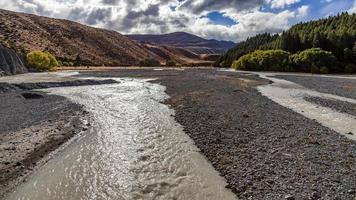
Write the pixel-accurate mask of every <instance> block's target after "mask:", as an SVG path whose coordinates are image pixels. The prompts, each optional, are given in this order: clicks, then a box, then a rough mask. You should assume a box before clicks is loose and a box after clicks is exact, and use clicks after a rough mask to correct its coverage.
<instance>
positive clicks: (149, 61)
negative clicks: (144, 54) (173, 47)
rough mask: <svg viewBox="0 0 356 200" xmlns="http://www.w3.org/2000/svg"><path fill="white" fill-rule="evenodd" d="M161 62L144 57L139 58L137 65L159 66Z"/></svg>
mask: <svg viewBox="0 0 356 200" xmlns="http://www.w3.org/2000/svg"><path fill="white" fill-rule="evenodd" d="M160 65H161V63H160V62H159V61H158V60H155V59H153V58H146V59H144V60H141V61H140V63H139V66H141V67H159V66H160Z"/></svg>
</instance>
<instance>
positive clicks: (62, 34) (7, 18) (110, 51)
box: [0, 9, 199, 66]
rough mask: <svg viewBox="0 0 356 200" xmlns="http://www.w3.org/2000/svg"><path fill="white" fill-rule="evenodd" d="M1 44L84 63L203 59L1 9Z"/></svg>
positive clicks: (17, 50) (23, 52) (20, 51)
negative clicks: (39, 51)
mask: <svg viewBox="0 0 356 200" xmlns="http://www.w3.org/2000/svg"><path fill="white" fill-rule="evenodd" d="M0 44H1V45H2V46H3V47H4V48H6V49H12V50H14V51H15V53H17V54H20V55H21V56H22V57H23V56H24V55H26V54H27V53H29V52H31V51H34V50H41V51H48V52H50V53H51V54H53V55H54V56H55V57H56V58H57V59H58V60H59V61H68V62H75V63H79V64H81V65H96V66H101V65H107V66H130V65H137V64H138V63H139V61H140V60H142V59H145V58H154V59H156V60H159V61H160V62H161V63H164V62H165V61H166V60H174V61H176V62H177V63H178V64H188V63H191V62H193V63H196V62H199V57H198V56H197V55H193V54H192V53H191V52H190V51H187V50H184V49H178V48H176V47H169V46H157V45H156V46H155V47H153V46H152V45H151V46H148V45H146V44H141V43H138V42H135V41H132V40H130V39H129V38H127V37H126V36H124V35H122V34H120V33H118V32H115V31H110V30H105V29H99V28H93V27H90V26H86V25H82V24H79V23H76V22H72V21H68V20H61V19H52V18H47V17H41V16H36V15H32V14H24V13H17V12H11V11H6V10H1V9H0ZM162 52H164V53H162Z"/></svg>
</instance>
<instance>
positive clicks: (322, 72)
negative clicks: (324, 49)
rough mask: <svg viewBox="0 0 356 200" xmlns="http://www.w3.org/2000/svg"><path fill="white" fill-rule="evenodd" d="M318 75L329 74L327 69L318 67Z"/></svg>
mask: <svg viewBox="0 0 356 200" xmlns="http://www.w3.org/2000/svg"><path fill="white" fill-rule="evenodd" d="M320 73H321V74H328V73H329V68H328V67H325V66H323V67H320Z"/></svg>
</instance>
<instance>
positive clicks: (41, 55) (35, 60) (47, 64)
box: [26, 51, 59, 72]
mask: <svg viewBox="0 0 356 200" xmlns="http://www.w3.org/2000/svg"><path fill="white" fill-rule="evenodd" d="M26 59H27V63H28V64H29V65H30V66H31V67H33V68H34V69H36V70H37V71H40V72H44V71H54V70H55V68H56V67H58V65H59V64H58V62H57V60H56V58H55V57H54V56H53V55H52V54H50V53H48V52H42V51H33V52H30V53H28V54H27V56H26Z"/></svg>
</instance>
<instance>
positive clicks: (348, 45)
mask: <svg viewBox="0 0 356 200" xmlns="http://www.w3.org/2000/svg"><path fill="white" fill-rule="evenodd" d="M355 22H356V14H348V13H342V14H339V15H337V16H331V17H328V18H326V19H321V20H317V21H311V22H306V23H299V24H297V25H294V26H293V27H292V28H290V29H289V30H288V31H286V32H283V33H282V34H281V35H280V36H278V35H273V36H271V35H270V34H267V33H265V34H262V35H257V36H255V37H252V38H248V39H247V40H246V41H243V42H240V43H238V44H237V46H236V47H235V48H233V49H231V50H229V51H228V52H227V53H226V54H224V55H223V56H221V57H220V59H219V60H218V61H217V62H216V63H215V64H214V66H216V67H229V66H231V63H232V62H233V61H234V60H238V59H239V58H240V57H241V56H243V55H246V54H248V53H250V52H253V51H256V50H268V49H282V50H285V51H288V52H291V53H297V52H300V51H304V50H306V49H311V48H320V49H323V50H325V51H328V52H331V53H332V54H333V55H334V56H335V57H336V58H337V59H338V61H339V62H342V63H350V62H351V63H354V64H355V63H356V23H355ZM350 50H352V54H353V55H352V59H351V56H350V53H351V51H350ZM344 65H345V64H344ZM344 65H339V66H344ZM321 66H324V65H321ZM336 66H337V65H335V66H333V67H330V66H325V67H327V68H328V69H329V70H330V71H332V72H343V70H344V69H343V67H340V68H336ZM310 67H311V66H310ZM310 69H311V68H309V72H310ZM319 70H320V68H319Z"/></svg>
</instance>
